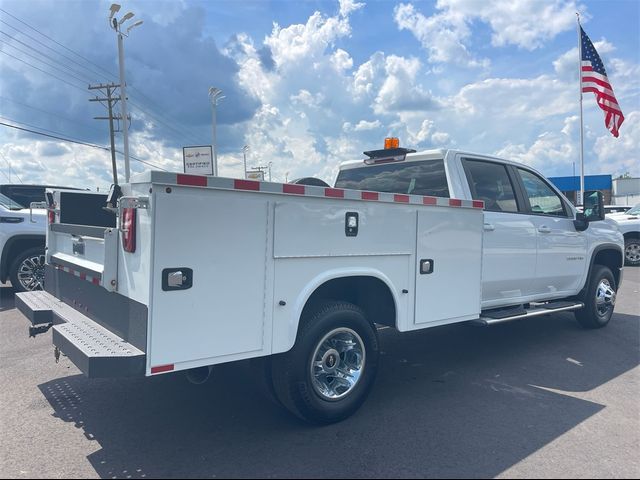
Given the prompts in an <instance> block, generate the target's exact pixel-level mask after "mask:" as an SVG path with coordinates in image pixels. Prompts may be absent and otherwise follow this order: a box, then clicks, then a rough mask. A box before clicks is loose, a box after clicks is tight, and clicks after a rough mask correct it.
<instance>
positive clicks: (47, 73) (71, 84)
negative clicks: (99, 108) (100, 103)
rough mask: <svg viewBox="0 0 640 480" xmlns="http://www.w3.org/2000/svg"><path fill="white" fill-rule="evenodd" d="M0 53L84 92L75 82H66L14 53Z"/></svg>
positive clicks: (1, 51) (0, 51)
mask: <svg viewBox="0 0 640 480" xmlns="http://www.w3.org/2000/svg"><path fill="white" fill-rule="evenodd" d="M0 53H4V54H5V55H7V56H9V57H11V58H14V59H16V60H18V61H19V62H22V63H24V64H26V65H29V66H30V67H31V68H35V69H36V70H39V71H41V72H42V73H44V74H46V75H51V76H52V77H53V78H56V79H58V80H60V81H61V82H63V83H66V84H67V85H70V86H72V87H74V88H77V89H78V90H81V91H82V92H83V93H86V92H85V89H84V88H82V87H79V86H78V85H75V84H73V83H71V82H68V81H67V80H65V79H64V78H60V77H58V76H57V75H54V74H53V73H51V72H47V71H46V70H43V69H41V68H39V67H36V66H35V65H32V64H31V63H29V62H27V61H25V60H22V59H21V58H18V57H16V56H14V55H11V54H10V53H7V52H5V51H4V50H0Z"/></svg>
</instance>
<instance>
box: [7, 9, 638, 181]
mask: <svg viewBox="0 0 640 480" xmlns="http://www.w3.org/2000/svg"><path fill="white" fill-rule="evenodd" d="M110 3H111V2H105V1H97V0H96V1H93V0H92V1H88V0H87V1H81V0H74V1H71V0H61V1H58V2H52V1H42V0H41V1H35V0H27V1H25V0H20V1H15V0H4V1H3V2H2V4H1V8H2V9H3V10H4V12H2V11H0V22H1V23H0V32H4V33H0V52H1V53H2V54H0V71H1V73H2V74H1V76H0V117H2V120H1V121H2V122H4V123H9V124H11V125H14V126H21V127H24V128H29V129H33V130H37V131H40V132H43V133H50V134H55V135H60V136H63V137H68V138H73V139H77V140H81V141H85V142H88V143H92V144H99V145H108V127H107V124H106V123H105V122H99V121H97V120H93V117H94V116H98V115H104V111H103V110H102V107H100V106H99V105H97V104H95V103H90V102H88V99H89V98H90V96H91V94H90V93H89V92H88V90H86V85H87V84H88V83H90V82H91V83H95V82H104V81H108V80H114V79H115V77H114V74H115V73H117V50H116V38H115V35H114V33H113V31H111V30H110V29H109V28H108V25H107V19H106V17H107V14H108V9H109V5H110ZM121 3H122V7H123V9H122V11H121V12H120V13H122V12H124V11H129V10H131V11H133V12H135V13H136V17H135V18H136V19H142V20H144V24H143V25H142V26H140V27H139V28H137V29H135V30H134V31H133V32H132V34H131V36H130V38H127V39H126V41H125V49H126V67H127V82H128V84H130V85H131V86H132V87H133V88H131V89H130V91H129V96H130V99H131V101H132V108H131V113H132V117H133V119H132V125H131V130H130V132H131V137H130V141H131V151H132V154H133V155H134V156H135V157H136V158H137V159H140V160H144V161H146V162H151V163H153V164H154V165H157V166H159V167H161V168H164V169H167V170H173V171H179V170H180V169H181V168H182V146H184V145H193V144H208V143H210V142H211V133H210V132H211V125H210V121H211V120H210V115H211V113H210V105H209V103H208V98H207V90H208V88H209V86H217V87H220V88H222V89H223V91H224V93H225V95H226V98H225V99H224V100H223V101H222V102H221V104H220V106H219V109H218V121H219V123H218V145H219V152H220V153H219V163H220V173H221V175H225V176H232V177H239V176H241V175H242V173H241V169H242V155H241V148H242V146H243V145H245V144H246V145H249V146H250V151H249V158H248V163H249V166H252V165H258V164H262V165H264V164H267V163H268V162H273V178H274V180H279V181H283V180H284V179H285V178H295V177H301V176H319V177H321V178H324V179H325V180H327V181H331V180H332V179H333V177H334V176H335V173H336V169H337V166H338V165H339V163H340V162H342V161H345V160H349V159H354V158H361V154H362V151H364V150H368V149H372V148H377V147H380V146H381V145H382V141H383V138H384V137H385V136H387V135H395V136H398V137H400V140H401V143H402V144H403V145H405V146H408V147H412V148H417V149H419V150H420V149H429V148H460V149H469V150H473V151H477V152H479V153H489V154H497V155H500V156H503V157H506V158H510V159H513V160H518V161H522V162H524V163H527V164H530V165H532V166H534V167H535V168H538V169H539V170H541V171H542V172H543V173H544V174H546V175H549V176H558V175H568V174H571V172H572V170H573V165H574V163H575V164H576V165H577V163H578V162H579V153H578V152H579V142H578V138H579V127H578V126H579V123H578V102H577V96H578V85H577V50H576V46H577V33H576V22H575V12H576V11H579V12H580V13H581V15H582V23H583V27H584V29H585V31H586V32H587V34H588V35H589V36H590V38H591V39H592V41H593V42H594V44H595V46H596V48H597V49H598V51H599V53H600V56H601V57H602V59H603V61H604V64H605V67H606V68H607V72H608V75H609V79H610V81H611V82H612V85H613V88H614V90H615V92H616V96H617V98H618V101H619V103H620V105H621V107H622V110H623V112H624V114H625V117H626V119H625V122H624V124H623V125H622V127H621V129H620V137H619V138H617V139H616V138H614V137H612V136H611V134H610V133H609V132H608V131H607V130H606V128H605V126H604V116H603V114H602V112H601V110H600V109H599V108H598V107H597V106H596V103H595V100H594V98H593V95H591V94H588V95H585V99H584V111H585V170H586V173H587V174H601V173H608V174H613V175H619V174H623V173H630V174H632V175H634V176H640V162H639V161H638V153H637V152H638V151H640V81H639V80H638V79H639V78H640V31H639V29H640V2H637V1H634V0H627V1H615V0H613V1H552V0H548V1H542V0H535V1H523V0H509V1H502V0H500V1H497V0H496V1H480V0H439V1H438V2H433V1H413V2H412V1H408V0H405V1H390V0H389V1H368V2H356V1H355V0H341V1H307V2H304V1H303V2H298V1H295V2H294V1H286V0H280V1H243V0H236V1H227V0H225V1H204V0H199V1H186V0H184V1H168V0H167V1H150V0H147V1H141V0H135V1H133V0H132V1H127V2H124V1H122V2H121ZM22 22H25V23H26V24H25V23H22ZM42 34H44V35H46V37H45V36H43V35H42ZM56 42H57V43H56ZM65 47H66V48H65ZM67 49H68V50H67ZM35 67H37V68H35ZM56 77H57V78H56ZM121 143H122V139H121V135H118V136H117V144H118V147H119V148H120V149H121ZM0 154H1V156H0V172H2V174H1V175H0V176H1V177H2V181H6V180H7V178H8V177H10V176H11V178H12V180H14V181H15V180H16V178H18V177H19V178H20V179H21V180H22V181H24V182H40V181H47V182H52V183H56V184H59V183H70V184H74V185H76V186H88V187H95V186H101V187H105V186H108V185H109V183H110V164H109V162H110V160H109V154H108V152H105V151H103V150H99V149H95V148H91V147H88V146H82V145H77V144H71V143H67V142H63V141H59V140H56V139H52V138H47V137H43V136H39V135H34V134H30V133H26V132H23V131H19V130H16V129H13V128H9V127H5V126H0ZM119 161H120V163H122V161H121V159H120V160H119ZM9 166H10V167H11V168H9ZM120 168H121V169H122V166H121V167H120ZM133 168H134V170H135V171H136V172H139V171H143V170H145V169H148V168H149V167H148V166H147V165H145V164H143V163H141V162H138V161H137V160H136V161H134V162H133ZM121 171H122V170H121Z"/></svg>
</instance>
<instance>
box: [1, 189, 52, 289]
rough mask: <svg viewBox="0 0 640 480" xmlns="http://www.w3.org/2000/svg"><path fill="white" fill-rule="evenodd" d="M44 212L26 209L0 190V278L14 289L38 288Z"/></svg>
mask: <svg viewBox="0 0 640 480" xmlns="http://www.w3.org/2000/svg"><path fill="white" fill-rule="evenodd" d="M46 226H47V212H46V210H43V209H34V210H31V211H30V210H29V208H28V207H25V206H24V205H21V204H19V203H17V202H16V201H14V200H12V199H10V198H9V197H7V196H6V195H3V194H1V193H0V282H1V283H4V282H6V281H7V280H10V281H11V285H13V288H14V289H15V290H16V291H18V292H24V291H29V290H41V289H42V284H43V282H44V264H45V256H44V247H45V235H46Z"/></svg>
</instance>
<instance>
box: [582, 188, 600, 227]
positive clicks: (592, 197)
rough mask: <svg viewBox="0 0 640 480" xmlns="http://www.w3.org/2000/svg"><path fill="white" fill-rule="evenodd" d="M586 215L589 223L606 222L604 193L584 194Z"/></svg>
mask: <svg viewBox="0 0 640 480" xmlns="http://www.w3.org/2000/svg"><path fill="white" fill-rule="evenodd" d="M583 203H584V208H583V210H582V211H583V212H584V215H585V216H586V217H587V221H589V222H597V221H598V220H604V196H603V195H602V192H598V191H591V192H584V202H583Z"/></svg>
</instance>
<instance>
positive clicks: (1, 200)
mask: <svg viewBox="0 0 640 480" xmlns="http://www.w3.org/2000/svg"><path fill="white" fill-rule="evenodd" d="M0 205H2V206H3V207H4V208H7V209H9V210H21V209H23V208H25V207H24V206H23V205H20V204H19V203H18V202H16V201H15V200H11V199H10V198H9V197H7V196H6V195H3V194H2V193H0Z"/></svg>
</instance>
